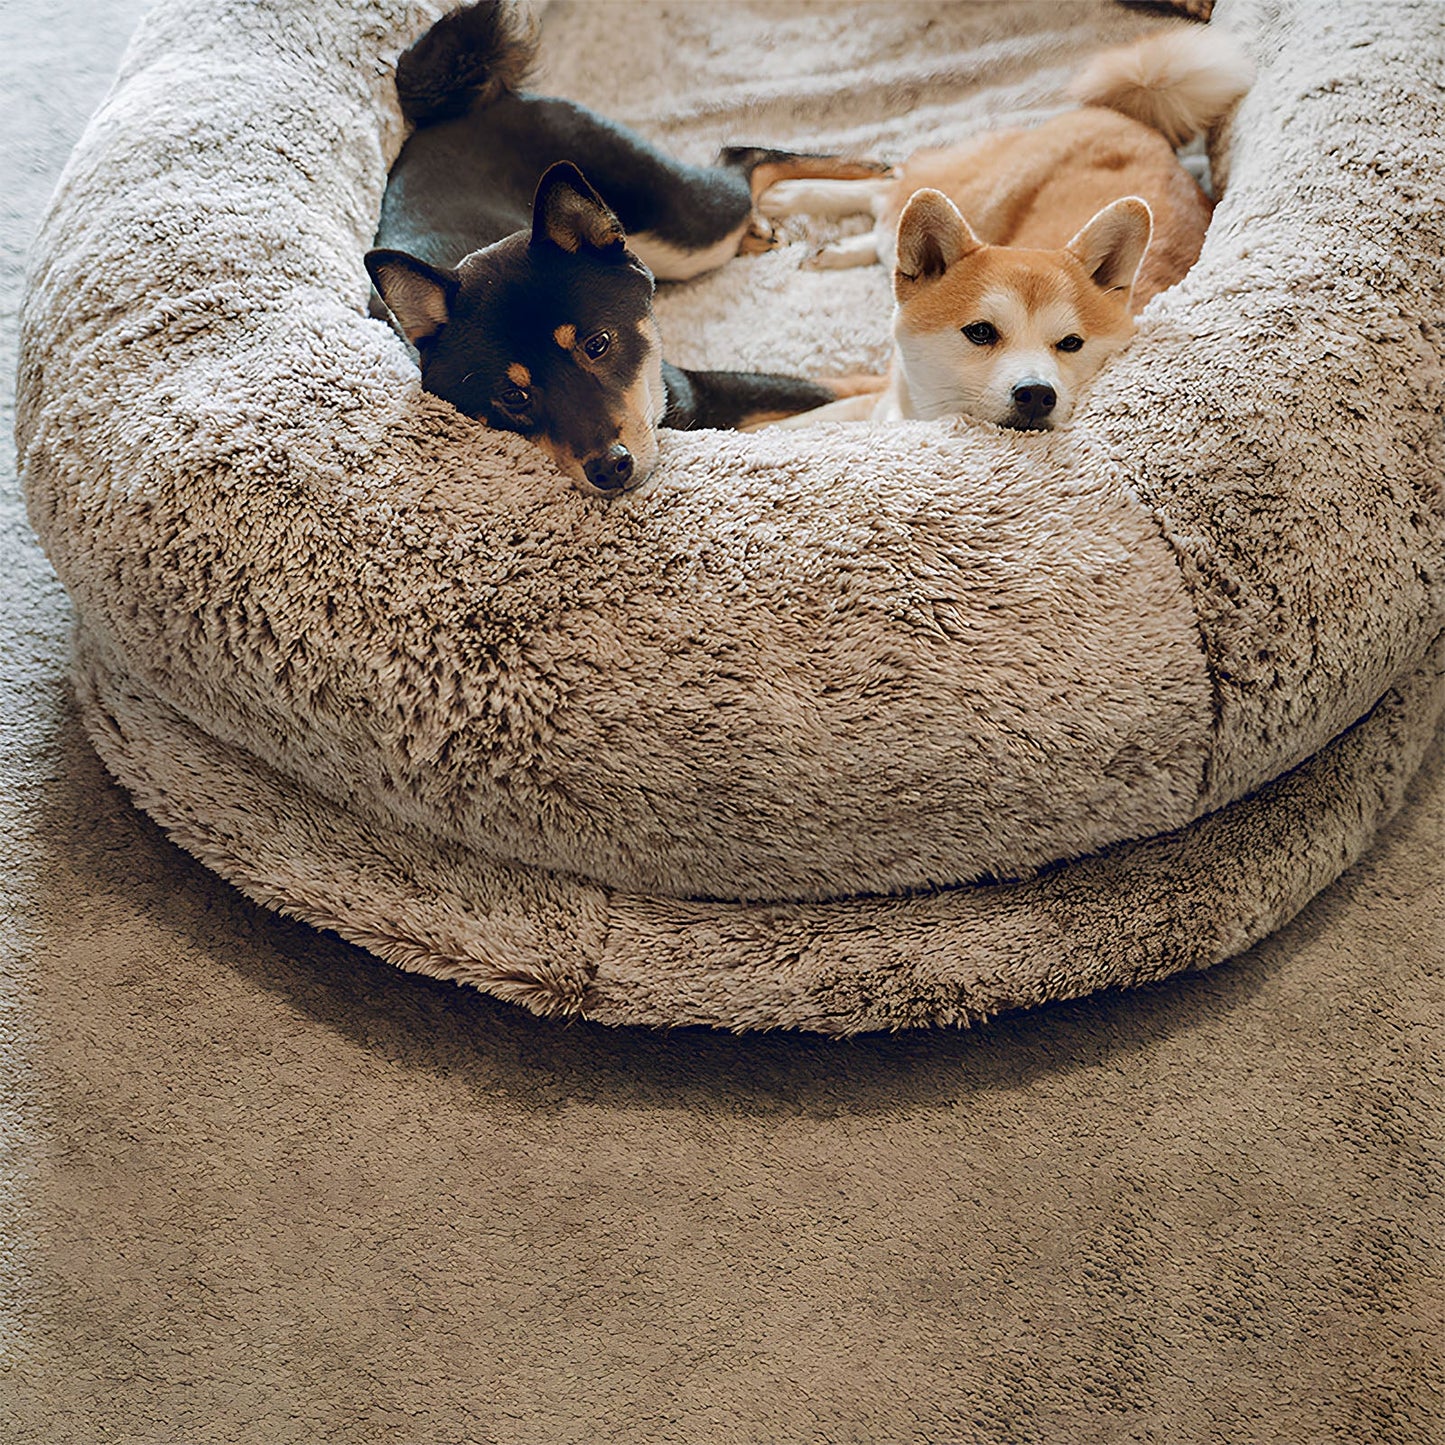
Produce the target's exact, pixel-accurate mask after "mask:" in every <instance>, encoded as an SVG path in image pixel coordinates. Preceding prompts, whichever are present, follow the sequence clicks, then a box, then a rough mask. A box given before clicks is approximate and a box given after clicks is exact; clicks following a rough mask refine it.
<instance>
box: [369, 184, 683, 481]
mask: <svg viewBox="0 0 1445 1445" xmlns="http://www.w3.org/2000/svg"><path fill="white" fill-rule="evenodd" d="M366 269H367V270H368V271H369V272H370V274H371V279H372V283H373V284H374V285H375V287H376V289H377V291H378V293H379V294H380V296H381V298H382V300H383V301H385V302H386V304H387V306H388V307H389V308H390V310H391V313H392V315H393V316H395V317H396V320H397V323H398V324H399V326H400V327H401V330H402V332H403V334H404V335H405V336H406V338H407V340H408V341H410V342H411V343H412V345H413V346H415V347H416V349H417V354H418V356H419V357H420V359H421V374H422V385H423V386H424V387H425V388H426V389H427V390H428V391H430V392H432V393H434V394H435V395H437V396H440V397H443V398H445V399H446V400H447V401H449V402H451V403H452V405H453V406H455V407H456V408H457V409H458V410H460V411H462V412H465V413H466V415H468V416H471V417H475V418H477V419H478V420H479V421H483V422H485V423H486V424H487V425H488V426H491V427H498V428H500V429H502V430H504V431H514V432H520V433H521V434H522V435H523V436H525V437H529V438H531V440H533V441H534V442H536V443H537V444H538V445H539V446H541V447H544V448H545V449H546V450H547V451H548V452H549V453H550V454H551V456H552V457H553V459H554V460H555V461H556V463H557V465H558V466H559V467H560V468H561V469H562V470H563V471H564V472H566V473H567V475H568V476H569V477H571V478H572V479H573V480H574V481H575V482H577V483H578V484H579V485H580V486H582V487H584V488H586V489H588V490H591V491H596V492H600V493H603V494H609V495H610V494H615V493H617V492H622V491H626V490H627V489H628V488H630V487H635V486H638V485H640V484H641V483H642V482H644V481H645V480H646V479H647V477H648V475H649V474H650V473H651V471H652V469H653V467H654V465H655V464H656V461H657V425H658V423H659V422H660V421H661V420H662V416H663V413H664V412H665V411H666V409H667V394H666V390H665V388H664V385H663V380H662V348H661V341H660V338H659V336H658V331H657V323H656V321H655V320H654V318H653V314H652V292H653V281H652V273H651V272H650V271H648V269H647V267H646V266H644V265H643V264H642V262H641V261H639V260H638V259H637V257H636V256H634V255H633V254H632V253H631V252H630V251H629V250H628V249H627V238H626V236H625V234H624V233H623V230H622V226H621V224H620V222H619V221H618V219H617V217H616V216H615V215H613V213H612V211H611V210H609V209H608V207H607V205H606V204H605V203H604V202H603V200H602V198H601V197H600V196H599V195H598V194H597V192H596V191H594V190H593V189H592V187H591V186H590V185H588V183H587V182H586V180H585V179H584V178H583V176H582V173H581V172H580V171H579V170H578V169H577V168H576V166H574V165H572V164H571V163H570V162H567V161H561V162H558V164H556V165H554V166H552V167H551V169H550V170H548V171H547V173H546V174H545V175H544V176H543V177H542V179H541V181H540V183H539V184H538V186H537V194H536V197H535V199H534V200H533V203H532V228H531V230H530V231H518V232H517V233H516V234H515V235H512V236H508V237H506V239H504V240H501V241H498V242H496V243H495V244H494V245H491V246H488V247H486V248H485V249H484V250H481V251H474V252H473V253H472V254H471V255H470V256H468V257H466V258H465V259H464V260H463V261H462V262H461V264H460V265H459V266H457V268H456V269H455V270H454V271H445V270H439V269H438V268H436V267H434V266H429V265H428V264H427V263H426V262H424V261H419V260H417V258H416V257H414V256H409V255H408V254H407V253H406V252H404V251H370V252H368V253H367V256H366Z"/></svg>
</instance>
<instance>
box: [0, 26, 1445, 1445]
mask: <svg viewBox="0 0 1445 1445" xmlns="http://www.w3.org/2000/svg"><path fill="white" fill-rule="evenodd" d="M140 9H141V7H140V6H139V5H138V4H136V3H134V0H61V3H59V4H57V5H46V6H42V5H40V4H39V3H37V0H14V3H12V4H11V5H9V6H7V7H6V8H5V10H4V11H3V12H0V95H3V98H4V102H5V113H6V117H7V121H6V127H5V134H4V138H3V141H0V145H3V148H4V154H5V168H4V189H3V193H0V267H3V278H0V287H3V306H4V338H3V375H4V407H5V418H6V420H5V427H4V431H5V442H4V446H5V454H4V457H3V461H0V466H3V472H4V475H3V479H0V481H3V486H0V517H3V529H0V530H3V546H4V565H3V570H0V597H3V604H4V605H3V623H0V625H3V629H4V638H3V643H0V658H3V683H0V688H3V691H0V699H3V701H0V727H3V734H4V748H3V752H0V778H3V784H0V846H3V856H0V919H3V922H0V958H3V965H0V1421H5V1422H7V1423H6V1424H4V1425H3V1426H0V1438H3V1439H4V1440H6V1441H15V1442H17V1445H18V1442H25V1445H38V1442H47V1445H49V1442H54V1445H71V1442H91V1441H105V1442H109V1441H117V1442H136V1445H153V1442H172V1441H174V1442H185V1445H191V1442H210V1441H235V1442H247V1445H288V1442H313V1441H315V1442H320V1441H326V1442H346V1445H351V1442H357V1445H361V1442H373V1441H382V1440H388V1441H389V1440H396V1441H400V1442H412V1441H417V1442H421V1441H426V1442H445V1445H450V1442H464V1441H466V1442H470V1441H477V1442H481V1441H489V1442H490V1441H494V1442H499V1445H564V1442H584V1441H586V1442H627V1445H631V1442H638V1445H652V1442H674V1441H675V1442H687V1445H694V1442H696V1445H712V1442H719V1445H722V1442H744V1441H745V1442H760V1445H761V1442H791V1441H800V1442H801V1441H809V1442H811V1441H819V1442H822V1441H826V1442H870V1445H871V1442H892V1441H923V1442H938V1445H944V1442H952V1441H957V1442H965V1441H966V1442H970V1445H973V1442H979V1445H984V1442H987V1445H994V1442H1009V1445H1012V1442H1026V1441H1039V1442H1050V1445H1093V1442H1113V1441H1149V1442H1160V1445H1164V1442H1169V1445H1173V1442H1200V1445H1204V1442H1211V1445H1212V1442H1265V1441H1268V1442H1275V1441H1280V1442H1284V1441H1288V1442H1324V1441H1339V1442H1351V1445H1375V1442H1380V1445H1383V1442H1399V1445H1407V1442H1408V1445H1422V1442H1424V1445H1428V1442H1430V1441H1437V1440H1445V1397H1442V1393H1441V1375H1440V1366H1439V1353H1438V1348H1439V1343H1440V1339H1441V1334H1442V1323H1445V1321H1442V1314H1445V1310H1442V1300H1445V1269H1442V1260H1441V1252H1440V1241H1441V1239H1442V1236H1445V1217H1442V1209H1441V1201H1442V1197H1445V1192H1442V1178H1445V1169H1442V1164H1445V1152H1442V1149H1441V1124H1440V1121H1441V1098H1440V1093H1439V1081H1440V1063H1441V1060H1440V1045H1441V1039H1442V1027H1441V1024H1442V1016H1445V1007H1442V1003H1445V1001H1442V989H1441V982H1440V980H1441V962H1442V955H1445V941H1442V933H1445V922H1442V904H1441V899H1442V882H1445V878H1442V873H1445V869H1442V861H1441V856H1442V842H1445V757H1442V750H1441V749H1440V748H1439V747H1437V748H1436V750H1435V752H1434V753H1433V755H1432V757H1431V759H1430V761H1429V762H1428V764H1427V766H1426V768H1425V770H1424V772H1423V773H1422V774H1421V775H1420V777H1419V778H1418V779H1417V780H1416V783H1415V784H1414V786H1413V789H1412V793H1411V800H1410V802H1409V803H1408V805H1407V807H1406V809H1405V810H1404V812H1403V813H1402V814H1401V815H1400V816H1399V817H1398V818H1397V820H1396V821H1395V822H1394V824H1392V825H1391V826H1390V827H1389V828H1388V830H1387V831H1386V832H1385V834H1384V835H1383V836H1381V838H1380V839H1379V840H1378V843H1377V844H1376V846H1375V847H1374V849H1373V850H1372V852H1371V853H1370V854H1369V856H1368V857H1367V858H1366V859H1365V860H1364V862H1362V863H1361V864H1360V865H1358V866H1357V867H1356V868H1354V869H1353V870H1351V871H1350V872H1349V873H1348V874H1346V875H1345V877H1344V878H1343V879H1342V880H1341V881H1340V882H1339V883H1338V884H1336V885H1335V886H1334V887H1333V888H1331V889H1330V890H1329V891H1327V892H1326V893H1325V894H1324V895H1322V896H1321V897H1320V898H1319V899H1318V900H1316V902H1315V903H1314V904H1313V905H1312V906H1310V907H1309V908H1308V909H1307V910H1306V912H1305V913H1304V914H1303V915H1302V916H1301V917H1300V918H1299V919H1297V920H1296V921H1295V922H1294V923H1293V924H1291V925H1290V926H1288V927H1287V928H1285V929H1284V930H1283V931H1282V932H1281V933H1279V934H1278V935H1277V936H1276V937H1274V938H1272V939H1270V940H1268V941H1267V942H1266V943H1264V944H1263V945H1261V946H1260V947H1258V948H1256V949H1254V950H1253V951H1251V952H1250V953H1249V954H1247V955H1246V956H1244V957H1243V958H1241V959H1239V960H1236V961H1235V962H1234V963H1232V964H1229V965H1226V966H1224V967H1222V968H1219V969H1217V970H1215V971H1214V972H1212V973H1210V974H1205V975H1198V976H1192V977H1186V978H1180V979H1177V980H1174V981H1172V982H1170V983H1168V984H1165V985H1162V986H1158V987H1154V988H1151V989H1147V990H1143V991H1139V992H1135V993H1130V994H1114V995H1108V996H1103V997H1098V998H1094V999H1090V1000H1086V1001H1083V1002H1081V1003H1078V1004H1073V1005H1069V1006H1064V1007H1055V1008H1050V1009H1046V1010H1043V1011H1041V1012H1038V1013H1035V1014H1032V1015H1028V1016H1021V1017H1015V1018H1010V1019H1004V1020H1001V1021H999V1022H997V1023H995V1024H993V1025H991V1026H990V1027H988V1028H986V1029H981V1030H979V1031H976V1032H973V1033H947V1034H943V1033H939V1034H915V1035H906V1036H899V1037H891V1038H886V1037H868V1038H863V1039H860V1040H857V1041H854V1042H852V1043H850V1044H842V1045H840V1044H833V1043H827V1042H824V1041H821V1040H818V1039H814V1038H808V1037H792V1036H764V1037H752V1038H743V1039H735V1038H731V1037H724V1036H716V1035H711V1034H706V1033H698V1032H690V1031H681V1032H677V1033H674V1034H670V1035H658V1034H638V1033H632V1032H608V1031H604V1030H602V1029H600V1028H594V1027H589V1026H581V1025H574V1026H570V1027H568V1026H560V1025H553V1024H548V1023H546V1022H543V1021H540V1020H538V1019H536V1018H533V1017H531V1016H529V1015H525V1014H523V1013H521V1012H520V1011H518V1010H515V1009H512V1008H509V1007H507V1006H505V1005H502V1004H497V1003H493V1002H491V1001H489V1000H487V999H486V998H484V997H482V996H480V995H477V994H474V993H471V992H466V991H463V990H460V989H456V988H453V987H451V986H448V985H441V984H434V983H430V982H428V981H426V980H424V979H421V978H419V977H416V976H412V975H403V974H400V973H396V972H393V971H392V970H391V969H389V968H387V967H386V966H384V965H382V964H380V963H378V962H376V961H375V960H373V959H371V958H370V957H368V956H367V955H365V954H363V953H361V952H359V951H357V950H355V949H352V948H349V947H347V946H345V945H343V944H341V943H339V942H338V941H336V940H335V939H333V938H330V937H327V936H323V935H318V934H316V933H313V932H311V931H309V930H307V929H306V928H304V927H301V926H298V925H293V924H290V923H287V922H284V921H282V920H279V919H277V918H274V917H272V916H271V915H269V914H266V913H264V912H262V911H261V910H259V909H257V908H255V907H253V906H251V905H250V904H248V903H246V902H245V901H244V900H243V899H241V898H240V897H239V896H238V895H237V894H236V893H235V892H233V891H232V890H231V889H229V888H228V887H226V886H224V885H222V884H220V883H219V882H217V881H216V880H215V879H213V878H212V877H210V876H209V875H208V874H206V873H205V872H204V871H202V870H201V869H200V868H199V867H198V866H196V865H195V864H194V863H192V862H191V861H190V860H189V859H188V858H187V857H186V856H185V855H184V854H181V853H180V852H178V851H177V850H176V849H174V848H173V847H171V846H170V845H169V844H168V843H167V842H166V841H165V839H164V838H163V837H162V836H161V835H160V834H159V832H158V831H157V830H156V829H155V828H154V827H153V826H152V825H151V824H150V823H149V822H148V821H147V820H146V819H145V818H144V817H143V816H141V815H140V814H138V813H136V812H135V811H134V810H133V809H132V808H131V807H130V805H129V803H128V802H127V800H126V798H125V797H124V796H123V795H122V794H121V793H120V792H119V791H118V790H117V789H116V788H114V787H113V786H112V785H111V784H110V783H109V782H108V780H107V779H106V777H105V775H104V774H103V772H102V770H101V768H100V765H99V764H98V762H97V761H96V759H95V757H94V755H93V754H92V753H91V751H90V749H89V747H88V745H87V744H86V742H85V740H84V738H83V737H82V735H81V734H80V731H79V729H78V727H77V725H76V723H75V721H74V719H73V716H72V713H71V708H70V704H69V702H68V699H67V693H66V688H65V684H64V666H65V655H66V628H67V609H66V603H65V599H64V597H63V595H62V594H61V593H60V591H59V588H58V586H57V584H56V583H55V581H54V579H53V577H52V575H51V573H50V571H49V569H48V567H47V566H46V564H45V562H44V559H43V558H42V557H41V555H40V553H39V551H38V549H37V548H36V546H35V544H34V541H33V539H32V537H31V535H30V533H29V529H28V527H27V525H26V523H25V519H24V510H23V506H22V504H21V502H20V500H19V492H18V487H17V485H16V482H15V479H14V465H13V450H12V449H11V447H10V445H9V431H10V412H11V401H12V398H13V371H14V349H15V330H16V327H15V313H16V306H17V302H18V295H19V288H20V277H21V270H22V258H23V252H24V248H25V245H26V243H27V240H28V237H29V234H30V232H31V231H32V229H33V227H34V224H35V221H36V218H37V217H38V215H39V213H40V210H41V208H42V207H43V205H44V202H45V198H46V196H47V195H48V193H49V190H50V188H51V187H52V186H53V184H54V181H55V179H56V177H57V176H58V174H59V171H60V168H61V166H62V165H63V163H64V159H65V156H66V154H67V151H68V149H69V146H70V144H71V143H72V142H73V140H74V138H75V137H76V135H77V134H78V133H79V130H80V128H81V126H82V125H83V123H84V121H85V118H86V116H87V115H88V114H89V112H90V111H91V110H92V109H93V107H94V106H95V105H96V104H97V103H98V101H99V100H100V98H101V96H102V95H103V94H104V91H105V87H106V85H107V83H108V80H109V77H110V74H111V72H112V70H113V68H114V66H115V64H116V62H117V60H118V58H119V55H120V51H121V49H122V47H123V44H124V41H125V38H126V36H127V35H128V33H129V31H130V29H131V28H132V26H133V24H134V22H135V20H136V18H137V16H138V13H139V11H140Z"/></svg>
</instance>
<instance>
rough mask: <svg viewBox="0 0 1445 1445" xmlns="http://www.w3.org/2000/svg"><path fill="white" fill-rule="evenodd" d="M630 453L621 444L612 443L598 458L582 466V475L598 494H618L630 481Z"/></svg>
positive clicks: (631, 467) (631, 465)
mask: <svg viewBox="0 0 1445 1445" xmlns="http://www.w3.org/2000/svg"><path fill="white" fill-rule="evenodd" d="M632 470H633V463H632V453H631V452H630V451H628V450H627V448H626V447H625V446H623V445H622V443H621V442H613V443H612V445H611V446H610V447H608V448H607V450H606V451H605V452H603V453H602V455H601V456H600V457H593V458H592V459H591V460H590V461H587V462H584V463H583V465H582V472H583V475H584V476H586V478H587V480H588V481H589V482H591V483H592V485H593V486H594V487H596V488H597V490H598V491H599V492H620V491H623V490H625V488H626V486H627V484H628V482H630V481H631V480H632Z"/></svg>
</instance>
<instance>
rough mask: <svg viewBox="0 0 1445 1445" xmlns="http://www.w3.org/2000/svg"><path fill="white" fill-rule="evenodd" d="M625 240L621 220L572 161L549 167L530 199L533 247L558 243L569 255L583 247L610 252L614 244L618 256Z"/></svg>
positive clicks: (556, 244)
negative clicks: (535, 192) (534, 194)
mask: <svg viewBox="0 0 1445 1445" xmlns="http://www.w3.org/2000/svg"><path fill="white" fill-rule="evenodd" d="M626 241H627V233H626V232H625V231H624V230H623V229H622V222H621V221H619V220H618V219H617V217H616V216H615V215H614V214H613V213H612V211H611V209H610V208H609V206H608V205H607V202H606V201H604V200H603V199H602V197H601V196H599V195H598V194H597V192H596V191H594V190H593V189H592V187H591V186H590V185H588V184H587V178H586V177H585V176H584V175H583V174H582V172H581V171H579V170H578V169H577V167H576V166H574V165H573V164H572V162H571V161H558V162H557V163H556V165H554V166H550V167H548V169H547V171H546V172H545V173H544V174H543V176H542V179H541V180H540V181H538V182H537V194H536V196H535V197H534V198H533V200H532V244H533V245H534V246H536V245H539V244H548V245H552V246H558V247H560V248H561V249H562V250H564V251H567V252H569V253H572V254H576V253H577V252H578V251H580V250H582V249H583V248H584V247H585V248H586V249H587V250H590V251H603V252H610V251H611V250H612V248H613V247H614V246H615V247H617V248H618V251H617V254H618V255H619V256H620V255H621V254H622V250H621V248H622V247H623V246H624V245H625V244H626Z"/></svg>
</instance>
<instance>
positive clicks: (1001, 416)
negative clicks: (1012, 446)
mask: <svg viewBox="0 0 1445 1445" xmlns="http://www.w3.org/2000/svg"><path fill="white" fill-rule="evenodd" d="M1152 224H1153V223H1152V218H1151V216H1150V213H1149V207H1148V206H1147V205H1146V204H1145V202H1143V201H1142V200H1140V199H1139V198H1138V197H1137V196H1126V197H1125V198H1124V199H1123V200H1120V201H1115V202H1114V203H1113V204H1112V205H1109V206H1106V207H1104V209H1103V210H1102V211H1100V212H1099V213H1098V215H1096V216H1095V217H1094V218H1093V219H1092V220H1091V221H1090V222H1089V223H1088V225H1086V226H1085V227H1084V228H1083V230H1081V231H1080V232H1079V233H1078V235H1076V236H1075V237H1074V238H1073V240H1071V241H1070V242H1069V244H1068V245H1067V246H1065V247H1064V249H1063V250H1061V251H1032V250H1023V249H1021V248H1017V247H1012V246H989V245H985V244H984V243H983V242H982V241H980V240H979V238H978V237H977V236H976V235H975V234H974V232H973V229H972V228H971V227H970V226H969V224H968V222H967V221H965V220H964V219H963V217H962V216H961V215H960V214H959V212H958V208H957V207H956V206H955V205H954V204H953V202H952V201H950V200H949V199H948V197H947V196H945V195H944V194H943V193H942V192H941V191H934V190H922V191H919V192H917V193H916V194H915V195H914V196H913V197H912V199H910V200H909V202H908V204H907V206H906V207H905V208H904V211H903V214H902V216H901V217H900V218H899V222H898V260H897V263H896V264H895V266H894V271H893V294H894V296H895V297H896V298H897V302H898V305H897V308H896V310H895V312H894V319H893V336H894V339H895V341H896V342H897V344H898V356H899V365H900V367H901V369H902V381H903V383H904V385H905V386H906V387H907V389H908V399H909V409H910V411H911V412H912V414H913V415H915V416H919V417H925V418H932V417H941V416H958V415H963V416H974V417H978V418H980V419H981V420H983V421H991V422H994V423H995V424H996V425H998V426H1009V427H1021V428H1028V429H1035V430H1037V429H1044V428H1048V427H1052V426H1057V425H1059V424H1060V423H1061V422H1064V421H1067V420H1068V418H1069V414H1070V413H1071V412H1072V411H1073V408H1074V402H1075V400H1076V398H1077V396H1078V392H1079V388H1080V387H1081V386H1083V384H1084V383H1085V382H1086V381H1088V379H1089V378H1090V377H1091V376H1093V375H1094V373H1095V372H1096V371H1098V369H1099V368H1100V367H1101V366H1102V365H1103V364H1104V362H1105V361H1106V360H1107V359H1108V358H1109V356H1110V355H1112V353H1113V352H1115V351H1117V350H1118V348H1119V347H1121V346H1122V345H1123V344H1124V343H1125V342H1126V341H1127V340H1128V339H1129V337H1130V336H1131V335H1133V332H1134V318H1133V314H1132V311H1131V309H1130V297H1131V293H1132V290H1133V286H1134V277H1135V275H1136V274H1137V272H1138V270H1139V263H1140V261H1142V260H1143V258H1144V251H1145V248H1146V247H1147V246H1148V244H1149V235H1150V231H1151V229H1152Z"/></svg>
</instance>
